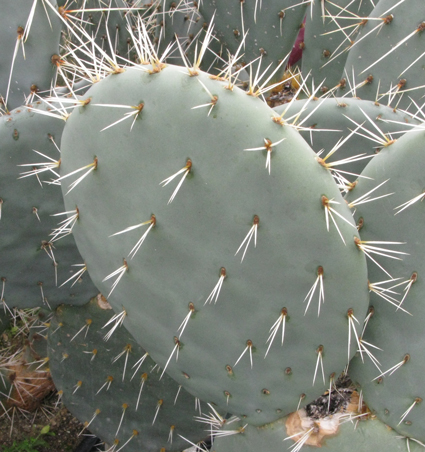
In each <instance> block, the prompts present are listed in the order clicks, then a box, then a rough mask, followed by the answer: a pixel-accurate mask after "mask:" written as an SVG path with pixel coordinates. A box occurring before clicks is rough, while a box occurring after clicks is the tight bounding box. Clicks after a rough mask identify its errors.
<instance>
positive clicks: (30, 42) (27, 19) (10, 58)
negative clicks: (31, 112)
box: [0, 0, 61, 111]
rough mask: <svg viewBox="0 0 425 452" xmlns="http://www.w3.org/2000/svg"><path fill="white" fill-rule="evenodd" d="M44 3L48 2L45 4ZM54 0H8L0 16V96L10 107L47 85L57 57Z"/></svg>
mask: <svg viewBox="0 0 425 452" xmlns="http://www.w3.org/2000/svg"><path fill="white" fill-rule="evenodd" d="M45 3H47V5H48V6H47V5H46V4H45ZM55 7H57V5H56V1H55V0H52V1H49V2H43V1H38V0H34V1H33V2H30V1H28V0H16V1H12V2H11V1H8V2H5V4H3V5H2V13H1V18H0V30H1V37H0V40H1V43H2V45H1V51H0V99H2V102H1V103H2V104H3V108H4V109H5V110H6V111H7V110H12V109H14V108H16V107H18V106H19V105H22V104H23V103H25V102H26V101H27V100H28V99H29V100H30V101H31V100H32V98H33V97H34V94H35V93H37V92H39V91H44V90H48V89H49V88H50V84H51V80H52V77H54V74H55V64H56V61H57V59H58V58H59V56H58V54H59V41H60V32H61V25H60V20H59V18H58V17H57V15H56V14H55V13H54V11H52V8H55Z"/></svg>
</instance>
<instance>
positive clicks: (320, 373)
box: [61, 65, 368, 424]
mask: <svg viewBox="0 0 425 452" xmlns="http://www.w3.org/2000/svg"><path fill="white" fill-rule="evenodd" d="M129 86H131V87H134V86H137V90H136V92H137V94H135V91H134V89H133V88H131V89H128V87H129ZM87 98H89V99H91V100H90V103H87V104H86V106H84V107H82V108H80V109H78V111H75V112H73V113H72V114H71V117H70V118H69V120H68V121H67V124H66V127H65V130H64V134H63V136H62V164H61V181H62V187H63V191H64V195H65V196H64V197H65V201H66V205H67V206H68V207H67V208H71V206H74V207H73V208H75V206H77V207H78V209H79V212H80V213H81V215H80V219H81V221H79V222H78V224H76V225H75V227H74V230H73V232H74V235H75V237H76V239H77V242H78V246H79V249H80V251H81V252H82V253H83V255H84V259H85V261H86V264H87V269H88V271H89V272H90V274H91V276H92V278H93V279H94V281H96V284H97V285H98V287H99V289H100V290H101V291H102V292H103V293H104V294H105V296H107V298H108V300H109V301H110V302H111V304H112V305H113V306H114V308H115V309H116V310H117V311H118V310H120V311H122V310H123V309H124V310H125V312H126V323H125V325H126V327H127V328H128V329H129V331H130V332H131V333H132V334H133V335H134V336H135V338H136V340H137V341H139V342H140V343H141V344H144V346H145V347H146V349H147V350H149V353H150V354H151V355H152V357H153V358H154V359H155V360H156V362H158V364H159V365H160V366H161V367H162V368H163V369H166V370H167V372H169V374H170V375H171V376H172V377H173V378H175V379H176V381H177V382H179V383H180V384H182V385H183V386H184V387H186V388H187V389H188V390H189V391H190V392H191V393H193V394H194V395H196V396H198V397H200V398H202V399H203V400H206V401H211V402H214V403H215V404H217V406H218V407H221V408H223V409H226V408H227V409H228V410H229V411H230V412H233V413H237V414H240V415H244V416H246V419H247V421H249V422H252V423H255V424H264V423H266V422H270V421H272V420H274V419H276V418H278V417H280V416H282V415H283V414H285V413H288V412H290V411H292V410H294V409H295V408H296V407H297V405H298V403H299V400H300V397H301V395H302V394H306V397H307V398H309V399H312V398H315V396H318V395H320V394H321V393H322V392H323V391H324V390H325V388H327V387H328V386H329V379H332V378H333V377H332V375H337V374H339V373H340V372H341V371H342V370H343V368H344V366H345V365H346V363H347V362H348V360H349V358H350V357H351V356H352V354H353V353H354V351H355V349H356V345H355V343H354V339H353V340H352V341H349V340H348V337H349V331H352V328H353V327H354V326H353V325H354V324H353V318H352V316H353V315H354V316H355V317H356V318H357V319H358V321H359V322H361V321H362V319H363V318H364V316H365V314H366V308H367V304H368V294H367V285H366V266H365V258H364V255H363V253H362V252H361V251H359V250H358V248H357V247H356V245H355V243H354V238H355V237H357V230H356V227H355V225H354V223H353V222H352V220H351V214H350V213H349V210H348V209H347V208H346V206H345V204H344V202H343V200H342V198H341V197H340V194H339V190H338V188H337V186H336V185H335V183H334V181H333V179H332V177H331V175H330V173H329V172H328V171H327V170H326V169H325V168H324V167H323V166H322V165H320V163H319V162H318V161H317V160H316V157H315V154H314V153H313V151H312V150H311V149H310V148H309V147H308V145H307V144H306V143H305V141H304V140H303V139H302V138H301V137H300V136H299V135H298V134H297V133H296V132H295V131H294V130H292V129H291V128H290V127H286V126H283V125H282V124H278V123H276V122H274V121H273V120H272V117H273V111H272V110H271V109H269V108H268V107H267V106H266V105H265V104H264V103H263V102H262V101H261V100H260V99H257V98H256V97H255V96H252V95H251V96H250V95H247V93H245V92H243V91H241V90H239V89H238V88H237V87H235V86H233V85H232V84H231V83H230V82H226V81H220V80H214V79H211V78H210V77H209V76H208V75H207V74H204V73H202V72H200V71H198V74H197V75H193V76H191V77H190V76H189V75H188V74H187V73H183V72H182V70H181V68H179V67H175V66H171V65H169V66H167V67H165V68H164V67H162V68H160V67H159V66H150V67H149V66H148V67H145V68H143V69H142V70H139V69H136V68H135V69H128V70H126V71H125V72H123V73H121V74H117V75H114V76H112V77H109V78H106V79H105V80H103V81H102V82H100V83H98V84H96V85H95V86H94V87H93V88H91V89H90V91H88V92H87ZM165 104H166V105H167V109H166V111H165V110H164V108H163V106H164V105H165ZM112 105H117V106H124V105H125V106H128V107H126V109H127V111H128V113H126V114H125V115H124V116H122V114H120V109H118V108H114V107H113V106H112ZM132 105H133V106H134V107H132ZM182 118H183V121H182V120H181V119H182ZM183 129H184V130H185V132H184V133H182V130H183ZM76 137H80V138H79V139H78V144H77V145H76V141H75V140H76ZM118 149H119V152H117V151H118ZM169 183H170V184H169ZM282 194H284V196H282ZM327 229H329V230H327ZM142 332H143V333H142ZM283 342H284V343H283ZM341 344H344V346H341ZM205 350H208V353H206V352H205ZM206 369H208V371H207V374H208V378H207V376H206V374H205V373H206ZM212 381H213V382H214V383H212Z"/></svg>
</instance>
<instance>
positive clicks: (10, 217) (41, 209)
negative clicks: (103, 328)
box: [0, 102, 97, 309]
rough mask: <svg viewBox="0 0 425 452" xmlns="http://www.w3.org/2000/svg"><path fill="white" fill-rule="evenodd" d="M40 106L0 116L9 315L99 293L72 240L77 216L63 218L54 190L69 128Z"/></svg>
mask: <svg viewBox="0 0 425 452" xmlns="http://www.w3.org/2000/svg"><path fill="white" fill-rule="evenodd" d="M39 104H41V102H38V103H37V102H36V103H34V104H30V105H29V106H23V107H20V108H17V109H15V110H13V111H12V112H11V113H10V114H9V115H5V116H2V117H0V158H1V161H2V164H1V165H0V180H1V185H0V298H1V303H2V304H4V305H7V308H8V309H12V308H13V307H18V308H30V307H32V308H34V307H38V306H43V307H46V308H47V307H54V306H57V305H59V304H62V303H71V304H83V303H85V302H86V300H87V298H89V297H92V296H95V295H96V294H97V289H96V288H95V287H94V285H93V284H92V282H91V280H90V277H89V276H88V274H87V273H85V274H84V271H82V270H83V269H84V261H83V259H82V258H81V256H80V254H79V252H78V250H77V247H76V245H75V241H74V238H73V237H72V235H71V231H72V226H73V224H74V223H75V222H76V221H78V212H77V211H76V210H75V207H74V208H73V209H71V210H73V211H74V212H73V213H71V212H70V211H68V212H65V207H64V203H63V198H62V195H61V190H60V187H58V186H57V185H54V184H51V181H52V179H54V178H55V177H57V174H58V172H57V171H58V170H59V166H60V157H61V156H60V151H59V143H60V137H61V134H62V130H63V126H64V122H63V121H58V119H57V118H55V117H50V116H48V115H46V114H48V113H49V111H48V110H51V107H49V106H46V105H39ZM70 278H71V279H70ZM66 281H69V282H68V283H66V284H64V283H65V282H66Z"/></svg>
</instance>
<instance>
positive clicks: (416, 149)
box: [348, 127, 425, 442]
mask: <svg viewBox="0 0 425 452" xmlns="http://www.w3.org/2000/svg"><path fill="white" fill-rule="evenodd" d="M424 138H425V136H424V129H423V127H419V128H416V129H412V130H411V132H410V133H406V134H404V135H403V136H402V137H401V138H400V139H399V140H397V141H396V142H395V143H394V144H392V145H391V146H390V147H388V148H387V149H384V150H382V151H381V152H380V153H379V154H378V155H377V156H376V157H375V158H374V159H373V161H371V162H370V163H369V164H368V166H367V167H366V168H365V170H364V171H363V173H362V174H363V175H364V176H367V177H369V178H370V179H363V180H362V181H361V182H359V183H358V185H357V187H356V188H355V189H354V190H353V192H352V193H350V195H349V198H348V200H350V198H351V196H359V195H360V196H361V195H363V194H365V193H367V192H368V191H369V190H371V189H372V188H373V187H374V186H376V185H378V184H380V183H382V182H384V181H387V182H386V183H385V184H384V185H383V186H382V187H381V188H380V190H381V194H384V193H393V194H392V195H391V196H387V197H385V198H383V199H381V200H380V202H373V203H368V204H364V205H362V206H359V207H358V210H357V212H356V218H357V219H358V220H359V221H361V224H362V229H361V234H362V240H364V241H365V243H364V245H363V246H379V247H380V248H381V250H379V252H380V253H382V254H384V255H386V256H376V259H375V261H376V262H377V263H378V264H379V266H378V265H376V263H373V262H372V263H371V265H370V266H369V281H370V283H369V284H370V290H371V292H372V293H371V304H372V306H373V316H372V317H371V318H370V321H369V325H368V326H367V328H366V331H365V334H364V340H365V341H367V342H368V343H371V344H373V345H374V347H378V349H375V350H374V353H373V355H374V357H375V358H376V360H377V361H375V362H373V361H371V360H369V359H368V358H367V357H366V356H365V355H364V354H362V355H361V356H357V357H356V359H355V360H354V361H353V363H352V364H351V365H350V374H351V375H352V376H353V379H355V380H356V381H357V382H358V383H360V385H361V388H362V390H363V393H364V396H365V399H366V400H367V403H368V404H369V406H370V408H371V409H372V410H373V412H374V413H376V415H377V416H378V417H379V418H380V419H381V420H382V421H383V422H385V423H387V424H389V425H390V426H391V427H393V428H394V429H395V430H396V431H398V432H399V433H400V434H402V435H406V436H409V437H414V438H416V439H418V440H420V441H422V442H423V441H425V435H424V410H425V406H424V404H423V403H422V400H423V399H425V394H424V392H423V385H422V383H421V381H422V375H423V372H425V354H424V350H423V341H424V337H423V327H422V322H423V320H422V319H423V316H424V315H425V313H424V306H423V301H422V300H423V284H424V281H423V278H422V277H421V276H422V275H423V273H424V262H423V252H424V251H423V241H422V233H421V225H422V224H423V222H424V219H425V218H424V209H423V207H424V205H423V203H422V202H421V201H422V199H423V198H424V193H423V190H424V186H425V180H424V177H423V165H424V158H423V155H424ZM376 193H378V192H376ZM360 219H361V220H360ZM376 241H382V242H383V244H381V245H375V244H374V243H373V242H375V243H376ZM369 242H370V245H368V243H369ZM385 242H386V243H387V244H385ZM391 242H393V243H391ZM363 361H364V363H363Z"/></svg>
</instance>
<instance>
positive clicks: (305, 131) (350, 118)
mask: <svg viewBox="0 0 425 452" xmlns="http://www.w3.org/2000/svg"><path fill="white" fill-rule="evenodd" d="M274 110H275V111H276V113H278V114H279V115H281V116H282V118H283V119H285V120H286V121H287V122H289V123H291V124H294V125H295V126H298V127H299V130H300V134H301V135H302V136H303V137H304V139H305V140H306V141H307V142H308V143H309V144H310V146H311V147H312V148H313V149H314V150H315V151H316V153H317V154H318V156H320V157H321V158H322V159H323V160H325V161H324V162H323V164H324V165H328V166H329V168H330V170H331V171H333V173H334V175H335V179H336V181H337V182H338V183H340V185H342V186H344V184H346V185H349V184H350V183H352V182H354V181H355V180H356V179H357V178H358V176H359V175H360V173H361V172H362V171H363V169H364V167H365V166H366V164H367V163H368V162H369V160H370V159H371V158H372V157H373V156H374V155H375V154H376V152H377V151H379V150H380V149H383V148H385V147H387V146H389V145H391V144H392V143H393V142H394V140H395V139H396V138H397V136H398V134H400V133H401V132H404V131H407V130H410V129H411V127H412V125H415V124H416V125H417V124H418V123H419V122H418V121H417V120H416V119H415V118H412V117H411V115H408V114H406V113H404V112H401V111H399V110H394V109H392V108H390V107H387V106H386V105H381V104H379V103H378V102H372V101H367V100H361V99H355V98H345V97H337V98H333V99H330V98H329V99H314V98H312V99H311V98H310V99H307V100H306V99H303V100H295V101H293V102H292V103H291V104H283V105H280V106H279V107H276V108H275V109H274Z"/></svg>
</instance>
